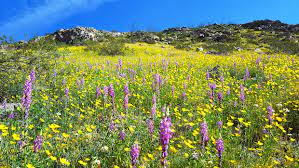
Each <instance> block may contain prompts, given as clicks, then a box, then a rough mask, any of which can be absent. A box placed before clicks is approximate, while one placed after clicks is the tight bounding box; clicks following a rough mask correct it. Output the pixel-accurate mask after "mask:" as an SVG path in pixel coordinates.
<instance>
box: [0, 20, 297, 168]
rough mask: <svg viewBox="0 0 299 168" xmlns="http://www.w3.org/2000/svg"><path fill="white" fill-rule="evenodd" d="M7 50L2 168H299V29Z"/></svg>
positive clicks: (231, 29) (64, 34)
mask: <svg viewBox="0 0 299 168" xmlns="http://www.w3.org/2000/svg"><path fill="white" fill-rule="evenodd" d="M2 44H3V45H2V47H3V49H1V50H0V79H1V80H0V167H27V168H34V167H59V168H60V167H61V168H63V167H91V168H93V167H97V168H106V167H107V168H123V167H124V168H126V167H134V168H135V167H136V168H137V167H138V168H146V167H147V168H159V167H164V168H165V167H174V168H180V167H186V168H188V167H190V168H197V167H214V168H227V167H230V168H239V167H250V168H251V167H252V168H257V167H273V168H274V167H298V166H299V146H298V143H299V115H298V114H299V101H298V97H299V87H298V86H299V84H298V81H299V75H298V74H299V69H298V67H299V57H298V47H297V46H298V26H297V25H287V24H284V23H281V22H278V21H267V20H266V21H256V22H252V23H247V24H242V25H233V24H232V25H208V26H203V27H198V28H172V29H167V30H164V31H161V32H127V33H120V32H106V31H98V30H96V29H93V28H84V27H76V28H72V29H66V30H59V31H57V32H54V33H53V34H49V35H47V36H43V37H37V38H34V39H32V40H30V41H29V42H25V41H22V42H18V43H7V42H5V43H2Z"/></svg>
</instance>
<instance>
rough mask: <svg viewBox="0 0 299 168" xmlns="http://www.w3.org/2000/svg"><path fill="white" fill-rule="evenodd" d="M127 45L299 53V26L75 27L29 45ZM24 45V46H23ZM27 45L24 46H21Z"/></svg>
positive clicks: (262, 23)
mask: <svg viewBox="0 0 299 168" xmlns="http://www.w3.org/2000/svg"><path fill="white" fill-rule="evenodd" d="M111 39H122V40H123V41H126V42H130V43H134V42H146V43H164V44H171V45H174V46H175V47H176V48H179V49H187V50H190V49H195V50H197V51H203V50H205V51H208V52H211V53H215V54H217V53H218V54H221V53H226V52H230V51H235V50H243V49H247V50H255V51H264V52H284V53H289V54H298V53H299V43H298V41H299V24H297V25H289V24H286V23H282V22H280V21H272V20H258V21H253V22H250V23H245V24H212V25H207V26H201V27H194V28H187V27H179V28H169V29H166V30H163V31H161V32H143V31H136V32H124V33H123V32H108V31H102V30H96V29H94V28H86V27H75V28H71V29H61V30H58V31H56V32H54V33H52V34H49V35H46V36H42V37H37V38H34V39H32V40H30V41H29V42H28V43H31V44H36V43H40V42H41V41H42V42H45V41H47V42H49V41H50V42H55V43H62V44H68V45H84V44H85V43H86V42H105V41H111ZM19 44H20V43H19ZM24 45H26V43H25V44H24V42H23V41H22V42H21V46H24Z"/></svg>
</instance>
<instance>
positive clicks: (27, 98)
mask: <svg viewBox="0 0 299 168" xmlns="http://www.w3.org/2000/svg"><path fill="white" fill-rule="evenodd" d="M31 96H32V83H31V79H29V80H28V79H27V80H26V81H25V84H24V90H23V98H22V106H23V107H24V109H25V119H27V118H28V115H29V109H30V104H31Z"/></svg>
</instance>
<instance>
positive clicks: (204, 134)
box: [200, 122, 209, 146]
mask: <svg viewBox="0 0 299 168" xmlns="http://www.w3.org/2000/svg"><path fill="white" fill-rule="evenodd" d="M200 133H201V140H202V145H203V146H206V145H207V144H208V141H209V134H208V124H207V123H206V122H203V123H201V124H200Z"/></svg>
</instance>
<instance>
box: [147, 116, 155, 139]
mask: <svg viewBox="0 0 299 168" xmlns="http://www.w3.org/2000/svg"><path fill="white" fill-rule="evenodd" d="M147 127H148V132H149V133H150V135H151V136H153V133H154V121H153V120H149V121H148V123H147Z"/></svg>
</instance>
